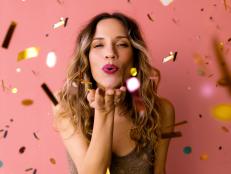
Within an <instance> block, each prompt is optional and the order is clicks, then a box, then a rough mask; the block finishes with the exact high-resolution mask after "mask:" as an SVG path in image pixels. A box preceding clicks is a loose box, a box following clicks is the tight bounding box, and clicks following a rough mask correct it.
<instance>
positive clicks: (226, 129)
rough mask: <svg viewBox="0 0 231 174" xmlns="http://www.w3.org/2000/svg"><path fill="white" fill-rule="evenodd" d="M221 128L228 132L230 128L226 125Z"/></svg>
mask: <svg viewBox="0 0 231 174" xmlns="http://www.w3.org/2000/svg"><path fill="white" fill-rule="evenodd" d="M221 129H222V130H223V131H225V132H227V133H228V132H229V129H228V128H227V127H225V126H222V127H221Z"/></svg>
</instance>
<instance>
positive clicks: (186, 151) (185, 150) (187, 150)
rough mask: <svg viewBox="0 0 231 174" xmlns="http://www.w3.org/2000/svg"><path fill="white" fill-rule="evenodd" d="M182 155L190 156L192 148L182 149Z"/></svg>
mask: <svg viewBox="0 0 231 174" xmlns="http://www.w3.org/2000/svg"><path fill="white" fill-rule="evenodd" d="M183 152H184V154H190V153H191V152H192V147H190V146H186V147H184V149H183Z"/></svg>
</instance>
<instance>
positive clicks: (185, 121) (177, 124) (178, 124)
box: [168, 120, 188, 127]
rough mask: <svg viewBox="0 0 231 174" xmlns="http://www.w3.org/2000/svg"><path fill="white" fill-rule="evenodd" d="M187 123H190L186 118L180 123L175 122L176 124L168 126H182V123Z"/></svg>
mask: <svg viewBox="0 0 231 174" xmlns="http://www.w3.org/2000/svg"><path fill="white" fill-rule="evenodd" d="M186 123H188V121H187V120H184V121H181V122H178V123H175V124H173V125H170V126H168V127H173V126H174V127H176V126H180V125H182V124H186Z"/></svg>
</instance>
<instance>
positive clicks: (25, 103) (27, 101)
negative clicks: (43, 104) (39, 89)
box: [22, 99, 33, 106]
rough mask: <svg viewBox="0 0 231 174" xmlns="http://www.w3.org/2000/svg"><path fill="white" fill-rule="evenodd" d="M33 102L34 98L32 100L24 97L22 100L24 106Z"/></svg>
mask: <svg viewBox="0 0 231 174" xmlns="http://www.w3.org/2000/svg"><path fill="white" fill-rule="evenodd" d="M32 104H33V100H31V99H24V100H23V101H22V105H24V106H30V105H32Z"/></svg>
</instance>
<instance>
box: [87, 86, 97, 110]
mask: <svg viewBox="0 0 231 174" xmlns="http://www.w3.org/2000/svg"><path fill="white" fill-rule="evenodd" d="M87 100H88V102H89V105H90V106H91V107H92V108H94V107H95V90H94V89H91V90H90V91H89V92H88V94H87Z"/></svg>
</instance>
